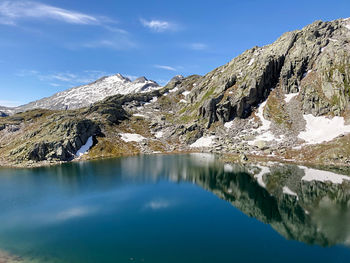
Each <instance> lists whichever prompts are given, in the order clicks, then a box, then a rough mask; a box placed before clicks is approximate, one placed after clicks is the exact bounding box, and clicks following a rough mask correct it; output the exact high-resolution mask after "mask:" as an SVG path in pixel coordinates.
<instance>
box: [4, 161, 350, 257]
mask: <svg viewBox="0 0 350 263" xmlns="http://www.w3.org/2000/svg"><path fill="white" fill-rule="evenodd" d="M213 158H214V157H212V156H207V155H204V156H203V155H178V156H176V155H172V156H162V155H159V156H140V157H130V158H121V159H116V160H104V161H95V162H86V163H74V164H67V165H62V166H58V167H52V168H40V169H33V170H15V169H1V170H0V211H1V212H0V250H4V251H7V252H10V253H13V254H15V255H19V256H21V258H22V259H23V260H24V262H45V263H47V262H62V263H66V262H72V263H73V262H74V263H80V262H81V263H89V262H98V263H104V262H152V263H157V262H162V263H163V262H168V263H170V262H269V263H271V262H293V263H294V262H350V249H349V247H348V244H350V212H349V210H350V209H349V206H350V201H349V200H350V193H349V189H350V187H349V186H348V185H347V184H346V183H345V184H342V185H333V184H330V183H321V182H302V181H301V180H300V178H301V176H302V174H301V173H302V170H301V169H300V168H298V167H292V166H288V167H284V166H283V167H282V166H278V167H276V168H274V169H271V174H270V175H268V176H266V178H265V182H267V186H266V188H263V187H261V186H260V185H259V184H258V183H257V182H256V180H255V179H254V178H253V177H252V175H251V174H250V173H252V172H251V171H247V169H245V168H243V167H239V166H235V167H228V166H226V167H224V165H223V164H221V163H219V162H218V161H216V160H214V159H213ZM283 185H289V187H290V188H291V189H294V191H295V192H296V193H297V194H298V198H296V196H293V195H286V194H283V193H282V190H281V189H282V186H283ZM348 225H349V226H348Z"/></svg>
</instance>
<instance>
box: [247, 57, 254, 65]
mask: <svg viewBox="0 0 350 263" xmlns="http://www.w3.org/2000/svg"><path fill="white" fill-rule="evenodd" d="M254 61H255V58H252V59H251V60H250V61H249V63H248V66H251V65H252V64H253V63H254Z"/></svg>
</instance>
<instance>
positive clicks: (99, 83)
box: [0, 73, 161, 115]
mask: <svg viewBox="0 0 350 263" xmlns="http://www.w3.org/2000/svg"><path fill="white" fill-rule="evenodd" d="M160 88H161V86H160V85H158V83H156V82H155V81H153V80H148V79H147V78H145V77H139V78H137V79H135V80H134V81H131V80H130V79H129V78H127V77H124V76H123V75H121V74H119V73H118V74H115V75H112V76H105V77H102V78H100V79H98V80H96V81H94V82H92V83H90V84H87V85H82V86H78V87H73V88H71V89H68V90H65V91H62V92H58V93H56V94H54V95H52V96H50V97H47V98H43V99H40V100H37V101H33V102H30V103H28V104H25V105H22V106H19V107H13V108H8V107H1V106H0V114H1V112H2V113H4V114H3V115H5V114H7V115H11V114H14V113H17V112H23V111H27V110H32V109H49V110H74V109H79V108H84V107H87V106H90V105H92V104H93V103H95V102H98V101H101V100H103V99H104V98H106V97H109V96H113V95H117V94H130V93H138V92H148V91H152V90H155V89H160Z"/></svg>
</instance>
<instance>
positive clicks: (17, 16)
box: [0, 1, 109, 25]
mask: <svg viewBox="0 0 350 263" xmlns="http://www.w3.org/2000/svg"><path fill="white" fill-rule="evenodd" d="M24 19H51V20H57V21H61V22H65V23H70V24H80V25H101V24H102V23H103V21H105V20H109V19H107V18H103V17H96V16H92V15H88V14H84V13H81V12H76V11H72V10H68V9H63V8H59V7H55V6H51V5H46V4H42V3H39V2H33V1H3V2H1V3H0V23H1V24H6V25H16V24H17V22H18V21H19V20H24Z"/></svg>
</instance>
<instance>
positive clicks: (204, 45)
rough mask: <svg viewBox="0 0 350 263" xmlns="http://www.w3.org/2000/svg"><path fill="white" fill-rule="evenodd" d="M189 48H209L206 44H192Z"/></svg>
mask: <svg viewBox="0 0 350 263" xmlns="http://www.w3.org/2000/svg"><path fill="white" fill-rule="evenodd" d="M188 47H189V48H190V49H193V50H205V49H207V48H208V46H207V45H206V44H204V43H190V44H189V45H188Z"/></svg>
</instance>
